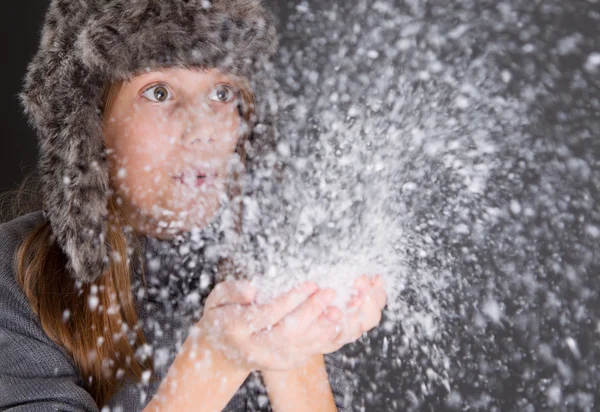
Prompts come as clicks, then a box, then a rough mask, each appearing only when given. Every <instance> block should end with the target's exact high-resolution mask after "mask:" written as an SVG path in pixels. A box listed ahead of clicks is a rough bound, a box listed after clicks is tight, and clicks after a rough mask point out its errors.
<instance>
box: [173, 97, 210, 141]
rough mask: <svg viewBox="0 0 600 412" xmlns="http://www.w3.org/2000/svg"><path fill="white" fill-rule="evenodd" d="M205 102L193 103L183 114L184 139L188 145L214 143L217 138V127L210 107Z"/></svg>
mask: <svg viewBox="0 0 600 412" xmlns="http://www.w3.org/2000/svg"><path fill="white" fill-rule="evenodd" d="M204 106H208V105H207V104H206V103H205V102H201V103H200V104H195V105H191V106H190V107H189V108H188V109H186V110H185V112H186V113H185V115H184V116H183V122H184V124H183V131H182V136H181V137H182V141H183V143H184V144H186V145H194V146H197V145H198V146H201V145H207V144H208V145H212V144H213V143H214V142H215V138H216V127H215V124H214V119H213V117H214V116H212V115H211V114H212V113H211V111H210V108H209V107H204Z"/></svg>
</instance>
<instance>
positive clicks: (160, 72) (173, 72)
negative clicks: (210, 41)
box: [130, 66, 238, 82]
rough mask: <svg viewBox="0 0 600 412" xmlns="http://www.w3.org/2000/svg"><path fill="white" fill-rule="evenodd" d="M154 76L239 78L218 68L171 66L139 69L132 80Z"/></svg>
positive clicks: (234, 79) (182, 79)
mask: <svg viewBox="0 0 600 412" xmlns="http://www.w3.org/2000/svg"><path fill="white" fill-rule="evenodd" d="M153 76H162V77H165V76H166V77H170V78H174V79H177V80H181V81H192V82H201V81H236V80H238V78H237V76H235V75H234V74H233V73H228V72H225V71H222V70H220V69H216V68H203V67H182V66H175V67H173V66H171V67H156V68H147V69H143V70H139V71H137V72H135V73H134V74H133V76H132V78H131V80H130V81H131V82H134V81H137V80H145V79H147V78H149V77H153Z"/></svg>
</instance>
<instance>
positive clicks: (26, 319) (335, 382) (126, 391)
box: [0, 211, 352, 412]
mask: <svg viewBox="0 0 600 412" xmlns="http://www.w3.org/2000/svg"><path fill="white" fill-rule="evenodd" d="M43 219H44V218H43V215H42V212H41V211H38V212H33V213H29V214H27V215H24V216H21V217H19V218H16V219H14V220H12V221H10V222H7V223H4V224H2V225H0V411H15V412H16V411H19V412H25V411H27V412H34V411H58V410H60V411H73V412H74V411H98V410H99V407H98V406H97V405H96V404H95V403H94V401H93V399H92V397H91V396H90V395H89V394H88V393H87V392H86V391H85V389H84V388H83V386H82V378H81V376H80V374H79V373H78V371H77V369H76V368H75V366H74V363H73V361H72V359H70V357H69V356H68V354H67V353H66V352H65V350H64V349H63V348H61V347H60V346H58V345H56V344H55V343H54V342H52V341H51V340H50V339H49V338H48V336H47V335H46V334H45V332H44V330H43V329H42V327H41V325H40V322H39V320H38V319H37V317H36V315H35V314H34V313H33V311H32V309H31V307H30V306H29V303H28V301H27V299H26V297H25V295H24V293H23V291H22V290H21V288H20V287H19V286H18V284H17V283H16V280H15V272H14V262H15V259H14V258H15V254H16V250H17V247H18V246H19V244H20V243H21V242H22V241H23V240H24V238H25V236H26V235H27V233H28V232H29V231H31V230H32V229H33V228H34V227H35V226H36V225H37V224H38V223H41V222H42V221H43ZM147 239H148V238H146V239H145V241H144V242H143V245H144V250H145V252H150V253H145V256H150V255H153V254H152V251H151V250H148V249H149V248H151V246H150V245H151V244H152V242H148V240H147ZM146 267H147V265H146ZM145 299H147V298H146V297H140V296H136V303H137V307H138V314H139V316H140V319H142V320H143V321H144V322H143V325H144V326H143V327H144V332H145V335H146V339H147V340H148V342H151V343H152V344H153V345H152V346H153V347H154V349H155V351H154V352H153V356H154V360H155V367H156V375H157V377H158V378H159V379H158V380H157V381H154V382H153V381H151V382H150V383H149V384H147V385H142V384H140V383H135V382H131V381H127V380H126V381H125V382H124V384H123V386H122V387H121V388H120V390H119V391H118V392H117V393H116V394H115V396H114V397H113V398H112V399H111V400H110V402H109V404H108V405H109V407H110V409H109V408H108V407H107V408H104V409H103V411H105V410H112V411H123V412H130V411H139V410H142V409H143V408H144V406H145V405H146V403H147V402H148V401H149V400H150V399H151V398H152V396H153V395H154V393H155V392H156V390H157V389H158V386H159V384H160V380H161V379H162V378H164V376H165V374H166V372H167V371H168V369H169V366H170V365H171V363H172V362H173V359H174V357H175V355H176V354H177V349H176V348H177V347H178V345H180V344H181V342H182V341H183V340H185V336H183V335H182V331H183V330H186V329H185V328H178V327H175V326H174V327H169V325H170V324H171V323H173V324H175V323H176V319H173V318H169V317H168V316H166V315H165V314H164V311H163V310H159V309H158V306H152V305H149V304H148V302H146V301H145ZM157 324H160V325H161V327H160V328H156V327H152V325H154V326H156V325H157ZM157 331H159V332H157ZM325 362H326V368H327V371H328V373H329V380H330V383H331V388H332V390H333V394H334V398H335V402H336V405H337V407H338V410H340V411H349V410H350V403H351V398H352V396H351V394H352V391H351V381H350V379H349V376H348V375H347V374H346V372H344V370H343V369H342V368H341V366H340V364H339V363H338V361H337V360H336V359H335V358H334V356H333V354H332V355H325ZM257 379H258V380H259V379H260V377H259V374H255V373H253V374H251V375H250V376H249V377H248V379H246V381H245V382H244V384H243V385H242V386H241V387H240V388H239V389H238V391H237V392H236V394H235V395H234V397H233V398H232V399H231V401H230V402H229V403H228V404H227V406H226V407H225V409H224V411H268V410H270V404H269V402H268V398H267V397H266V393H265V392H264V388H262V389H257V388H256V387H255V386H253V383H255V382H257ZM258 386H259V387H260V385H258ZM261 390H263V392H261Z"/></svg>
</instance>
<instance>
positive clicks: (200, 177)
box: [173, 170, 219, 187]
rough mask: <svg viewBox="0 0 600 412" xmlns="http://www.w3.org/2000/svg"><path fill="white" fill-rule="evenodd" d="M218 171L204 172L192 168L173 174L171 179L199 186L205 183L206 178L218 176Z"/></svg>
mask: <svg viewBox="0 0 600 412" xmlns="http://www.w3.org/2000/svg"><path fill="white" fill-rule="evenodd" d="M192 176H193V177H192ZM218 176H219V175H218V173H210V174H208V173H206V172H204V171H202V170H192V171H189V172H188V173H185V174H184V173H180V174H178V175H176V176H173V179H175V180H177V181H178V182H180V183H183V184H187V185H190V186H195V187H199V186H202V185H203V184H204V183H206V181H207V179H210V178H215V177H218Z"/></svg>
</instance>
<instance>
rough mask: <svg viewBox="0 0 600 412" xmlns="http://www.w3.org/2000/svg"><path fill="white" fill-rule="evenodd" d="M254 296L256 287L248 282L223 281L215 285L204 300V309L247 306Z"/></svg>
mask: <svg viewBox="0 0 600 412" xmlns="http://www.w3.org/2000/svg"><path fill="white" fill-rule="evenodd" d="M255 296H256V287H255V286H254V285H253V284H252V283H250V281H248V280H225V281H223V282H221V283H219V284H217V285H216V286H215V287H214V289H213V290H212V292H210V295H209V296H208V298H207V299H206V307H207V308H214V307H218V306H224V305H228V304H234V303H237V304H248V303H251V302H252V301H253V300H254V297H255Z"/></svg>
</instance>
